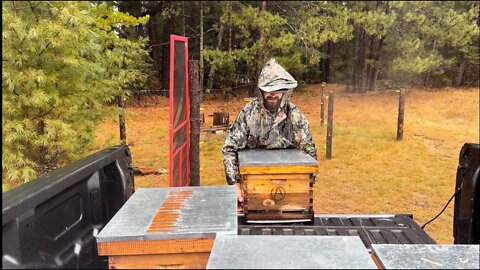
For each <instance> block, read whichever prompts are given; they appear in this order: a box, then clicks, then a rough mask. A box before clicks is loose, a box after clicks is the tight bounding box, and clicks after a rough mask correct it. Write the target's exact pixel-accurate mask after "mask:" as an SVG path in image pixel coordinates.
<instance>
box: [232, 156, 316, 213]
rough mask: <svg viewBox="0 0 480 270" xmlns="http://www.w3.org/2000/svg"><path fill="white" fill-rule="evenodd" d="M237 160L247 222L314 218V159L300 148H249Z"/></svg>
mask: <svg viewBox="0 0 480 270" xmlns="http://www.w3.org/2000/svg"><path fill="white" fill-rule="evenodd" d="M238 160H239V169H240V176H241V184H242V189H243V191H244V194H245V200H244V205H243V208H244V212H245V218H246V219H247V220H294V219H295V220H298V219H308V220H312V219H313V215H314V213H313V182H312V179H313V178H312V176H313V174H316V173H317V172H318V162H317V160H315V159H314V158H312V157H311V156H310V155H308V154H306V153H305V152H303V151H301V150H299V149H248V150H243V151H239V152H238Z"/></svg>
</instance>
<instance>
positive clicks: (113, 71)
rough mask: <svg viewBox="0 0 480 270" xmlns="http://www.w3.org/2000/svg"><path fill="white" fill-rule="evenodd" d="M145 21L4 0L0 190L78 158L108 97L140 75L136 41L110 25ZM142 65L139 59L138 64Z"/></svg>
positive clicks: (89, 8)
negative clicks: (0, 181)
mask: <svg viewBox="0 0 480 270" xmlns="http://www.w3.org/2000/svg"><path fill="white" fill-rule="evenodd" d="M146 20H148V18H143V19H140V20H137V19H136V18H134V17H132V16H128V15H126V14H120V13H118V12H113V10H112V9H107V8H106V5H97V6H93V5H92V4H91V3H90V2H68V1H67V2H56V1H52V2H48V1H43V2H32V1H30V2H19V1H16V2H2V39H3V44H2V49H3V53H2V62H3V65H2V105H3V108H2V125H3V129H2V138H3V139H2V188H3V190H5V189H8V188H10V187H13V186H16V185H18V184H20V183H22V182H27V181H29V180H31V179H33V178H35V177H36V176H38V175H41V174H43V173H46V172H48V171H50V170H53V169H55V168H57V167H59V166H62V165H64V164H66V163H68V162H71V161H72V160H74V159H75V158H78V157H80V156H81V155H82V154H83V153H84V152H85V151H86V150H87V149H88V148H89V147H90V146H91V145H92V142H93V138H94V130H95V128H96V126H97V124H98V123H99V122H100V121H101V120H102V119H104V117H105V116H107V115H109V113H110V114H111V113H115V112H116V111H112V110H108V109H107V107H106V104H107V102H109V101H112V100H113V99H114V98H115V97H116V96H118V95H120V94H121V93H122V91H123V90H124V89H125V87H128V85H129V84H131V83H135V82H139V80H142V77H141V76H140V73H139V72H137V70H138V67H139V66H142V65H144V64H143V63H144V62H145V61H144V58H143V55H144V54H145V50H144V49H143V48H142V44H143V43H142V42H141V41H140V42H136V41H133V40H125V39H122V38H120V37H119V36H118V34H117V33H116V32H115V31H114V29H113V28H112V25H114V24H116V23H119V24H120V25H127V26H131V25H137V24H139V23H145V22H146ZM139 63H141V64H139Z"/></svg>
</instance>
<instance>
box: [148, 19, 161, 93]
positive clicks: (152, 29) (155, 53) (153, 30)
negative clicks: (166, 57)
mask: <svg viewBox="0 0 480 270" xmlns="http://www.w3.org/2000/svg"><path fill="white" fill-rule="evenodd" d="M149 24H150V32H151V34H150V35H151V38H150V45H154V46H153V47H152V57H153V66H154V68H155V70H156V71H157V83H158V90H162V79H161V75H162V69H161V64H160V57H159V56H158V50H159V48H158V46H156V45H157V44H158V43H160V42H158V41H159V40H158V35H157V16H156V14H155V15H153V16H151V19H150V20H149Z"/></svg>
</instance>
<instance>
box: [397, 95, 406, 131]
mask: <svg viewBox="0 0 480 270" xmlns="http://www.w3.org/2000/svg"><path fill="white" fill-rule="evenodd" d="M404 115H405V88H401V89H400V95H399V97H398V124H397V141H401V140H403V119H404Z"/></svg>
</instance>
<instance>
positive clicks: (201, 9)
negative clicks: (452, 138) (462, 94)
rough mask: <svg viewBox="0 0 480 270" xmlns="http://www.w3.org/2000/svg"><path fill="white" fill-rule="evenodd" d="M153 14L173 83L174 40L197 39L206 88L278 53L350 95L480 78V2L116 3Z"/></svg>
mask: <svg viewBox="0 0 480 270" xmlns="http://www.w3.org/2000/svg"><path fill="white" fill-rule="evenodd" d="M117 3H118V5H119V8H120V10H121V11H123V12H128V13H130V14H136V15H137V16H141V15H146V14H148V15H149V16H150V18H151V19H150V20H149V21H148V23H147V24H146V25H144V26H139V27H138V29H137V30H138V31H137V33H136V35H137V36H146V35H148V37H149V40H150V46H151V50H152V51H151V56H152V59H153V60H154V69H155V71H156V73H157V78H158V81H157V85H151V86H150V87H151V88H152V89H159V90H161V89H168V68H169V66H168V63H169V50H168V37H169V35H170V34H177V35H184V36H187V37H188V38H189V46H190V58H191V59H197V60H199V61H200V78H201V87H202V88H203V89H205V90H206V91H209V90H210V89H213V88H215V89H217V88H222V89H227V90H230V91H232V90H231V89H232V87H234V86H237V85H242V84H247V82H248V83H250V84H252V92H251V94H252V95H254V94H255V90H256V89H255V87H256V82H257V79H258V75H259V72H260V69H261V67H262V66H263V64H264V63H265V62H266V61H267V60H268V59H269V58H271V57H275V58H277V60H278V61H279V62H280V63H281V64H282V65H284V66H285V67H286V68H287V70H289V71H291V73H292V75H293V76H294V77H295V78H297V79H298V80H299V81H303V82H306V83H311V82H326V83H342V84H345V85H347V87H348V90H349V91H352V92H365V91H370V90H376V89H378V88H381V87H385V82H392V83H393V84H394V85H397V86H398V85H413V86H417V87H443V86H454V87H460V86H478V85H479V80H478V76H479V74H478V73H479V72H478V71H479V42H480V40H479V24H480V11H479V2H478V1H405V2H404V1H360V2H359V1H220V2H214V1H194V2H191V1H136V2H130V1H118V2H117Z"/></svg>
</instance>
